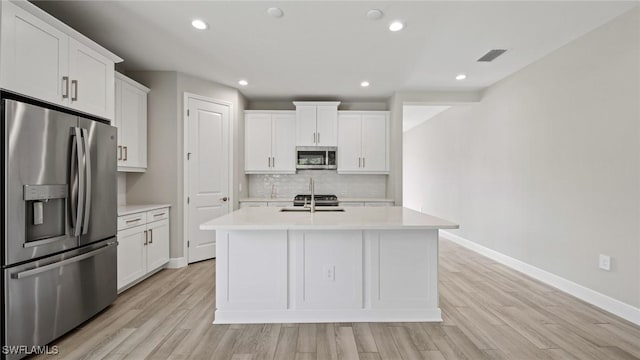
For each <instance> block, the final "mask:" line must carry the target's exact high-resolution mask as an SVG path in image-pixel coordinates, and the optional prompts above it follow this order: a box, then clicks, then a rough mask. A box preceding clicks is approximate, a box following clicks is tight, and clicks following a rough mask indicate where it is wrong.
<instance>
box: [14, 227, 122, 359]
mask: <svg viewBox="0 0 640 360" xmlns="http://www.w3.org/2000/svg"><path fill="white" fill-rule="evenodd" d="M116 248H117V242H116V239H115V238H112V239H108V240H107V241H103V242H100V243H96V244H92V245H89V246H85V247H83V248H79V249H76V250H71V251H69V252H66V253H63V254H60V255H56V256H52V257H48V258H44V259H41V260H38V261H34V262H30V263H26V264H23V265H20V266H16V267H12V268H8V269H5V270H4V274H3V276H4V284H5V285H4V286H5V289H4V291H3V293H4V304H5V309H4V311H5V319H4V320H5V321H4V324H3V333H4V338H3V339H2V340H3V341H2V342H3V344H2V345H3V346H5V345H6V346H10V347H11V346H18V345H26V346H27V347H28V348H29V349H30V348H31V347H32V346H44V345H46V344H48V343H50V342H51V341H52V340H54V339H56V338H58V337H59V336H61V335H63V334H64V333H66V332H68V331H69V330H72V329H74V328H75V327H77V326H78V325H80V324H82V323H83V322H84V321H86V320H88V319H89V318H91V317H92V316H94V315H95V314H97V313H98V312H100V311H101V310H103V309H104V308H106V307H107V306H109V304H111V303H112V302H113V301H114V300H115V298H116V256H117V255H116V254H117V252H116ZM13 349H15V348H13ZM24 355H25V354H13V355H8V357H7V358H8V359H19V358H22V357H24Z"/></svg>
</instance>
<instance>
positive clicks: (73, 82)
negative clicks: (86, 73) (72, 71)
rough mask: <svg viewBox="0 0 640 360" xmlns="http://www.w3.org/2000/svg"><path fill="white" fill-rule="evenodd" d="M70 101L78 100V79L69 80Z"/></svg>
mask: <svg viewBox="0 0 640 360" xmlns="http://www.w3.org/2000/svg"><path fill="white" fill-rule="evenodd" d="M71 101H78V80H71Z"/></svg>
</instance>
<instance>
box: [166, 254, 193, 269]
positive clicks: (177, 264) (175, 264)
mask: <svg viewBox="0 0 640 360" xmlns="http://www.w3.org/2000/svg"><path fill="white" fill-rule="evenodd" d="M187 265H188V264H187V258H186V257H179V258H171V259H169V264H167V269H179V268H182V267H185V266H187Z"/></svg>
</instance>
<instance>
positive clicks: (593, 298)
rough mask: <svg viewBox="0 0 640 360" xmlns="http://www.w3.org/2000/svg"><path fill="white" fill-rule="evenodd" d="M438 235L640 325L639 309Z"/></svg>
mask: <svg viewBox="0 0 640 360" xmlns="http://www.w3.org/2000/svg"><path fill="white" fill-rule="evenodd" d="M440 235H441V236H442V237H443V238H446V239H448V240H451V241H452V242H454V243H456V244H458V245H461V246H463V247H465V248H467V249H469V250H472V251H475V252H477V253H478V254H480V255H484V256H486V257H488V258H489V259H492V260H494V261H497V262H499V263H501V264H503V265H506V266H508V267H510V268H512V269H514V270H517V271H519V272H521V273H523V274H525V275H528V276H530V277H532V278H534V279H536V280H539V281H542V282H543V283H545V284H547V285H550V286H553V287H555V288H557V289H559V290H561V291H564V292H566V293H568V294H570V295H573V296H575V297H577V298H578V299H580V300H582V301H585V302H587V303H589V304H591V305H594V306H597V307H599V308H601V309H603V310H606V311H608V312H610V313H612V314H615V315H617V316H619V317H621V318H623V319H625V320H627V321H630V322H632V323H634V324H636V325H640V309H639V308H636V307H633V306H631V305H629V304H626V303H623V302H622V301H619V300H616V299H614V298H612V297H609V296H607V295H604V294H601V293H599V292H597V291H595V290H591V289H589V288H587V287H585V286H582V285H580V284H577V283H574V282H573V281H570V280H567V279H565V278H562V277H560V276H558V275H555V274H552V273H550V272H548V271H545V270H542V269H540V268H537V267H535V266H533V265H529V264H527V263H525V262H523V261H520V260H518V259H514V258H512V257H510V256H507V255H504V254H502V253H499V252H497V251H495V250H492V249H489V248H487V247H485V246H482V245H480V244H477V243H475V242H473V241H470V240H467V239H465V238H463V237H460V236H458V235H456V234H452V233H450V232H448V231H442V230H440Z"/></svg>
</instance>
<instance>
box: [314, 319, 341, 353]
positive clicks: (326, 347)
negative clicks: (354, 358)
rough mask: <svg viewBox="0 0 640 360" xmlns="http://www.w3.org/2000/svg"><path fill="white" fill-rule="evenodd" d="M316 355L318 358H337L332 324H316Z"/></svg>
mask: <svg viewBox="0 0 640 360" xmlns="http://www.w3.org/2000/svg"><path fill="white" fill-rule="evenodd" d="M316 334H317V336H318V339H317V356H318V360H336V359H338V348H337V344H336V331H335V325H334V324H318V328H317V333H316Z"/></svg>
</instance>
